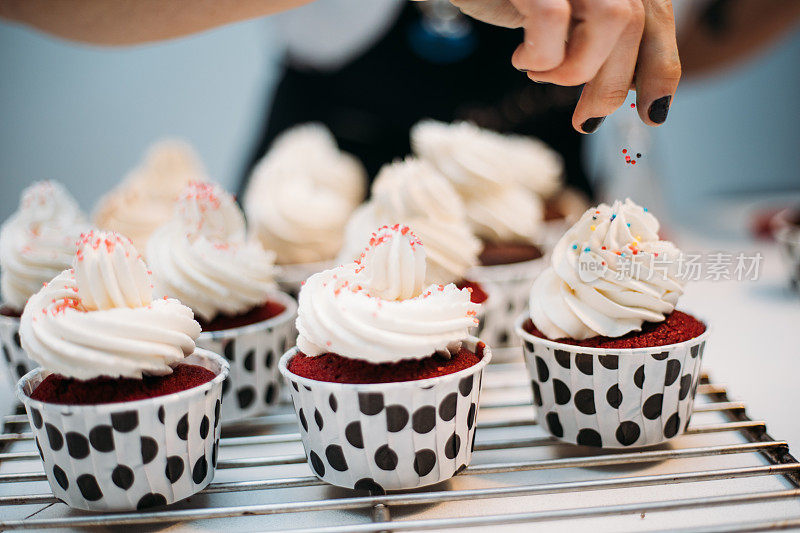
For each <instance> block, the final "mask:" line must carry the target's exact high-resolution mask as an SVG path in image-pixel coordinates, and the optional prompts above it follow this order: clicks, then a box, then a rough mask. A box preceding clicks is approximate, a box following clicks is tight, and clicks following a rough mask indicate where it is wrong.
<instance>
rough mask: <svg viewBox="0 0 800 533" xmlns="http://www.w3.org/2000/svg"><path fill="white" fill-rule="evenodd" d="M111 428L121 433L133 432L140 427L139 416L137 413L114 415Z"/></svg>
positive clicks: (129, 412) (128, 412) (124, 412)
mask: <svg viewBox="0 0 800 533" xmlns="http://www.w3.org/2000/svg"><path fill="white" fill-rule="evenodd" d="M111 426H112V427H113V428H114V429H115V430H117V431H119V432H120V433H127V432H129V431H133V430H134V429H136V428H137V427H139V414H138V413H137V412H136V411H123V412H121V413H112V414H111Z"/></svg>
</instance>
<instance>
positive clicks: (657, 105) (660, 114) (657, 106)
mask: <svg viewBox="0 0 800 533" xmlns="http://www.w3.org/2000/svg"><path fill="white" fill-rule="evenodd" d="M671 101H672V96H671V95H669V96H662V97H661V98H659V99H658V100H655V101H653V103H652V104H650V109H648V110H647V116H648V117H650V120H652V121H653V122H655V123H656V124H663V123H664V122H665V121H666V120H667V113H669V104H670V102H671Z"/></svg>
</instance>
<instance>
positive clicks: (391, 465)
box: [375, 444, 397, 470]
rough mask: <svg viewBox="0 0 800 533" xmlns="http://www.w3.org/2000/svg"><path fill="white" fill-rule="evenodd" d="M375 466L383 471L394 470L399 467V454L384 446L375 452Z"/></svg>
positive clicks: (386, 445)
mask: <svg viewBox="0 0 800 533" xmlns="http://www.w3.org/2000/svg"><path fill="white" fill-rule="evenodd" d="M375 464H376V465H377V467H378V468H380V469H381V470H394V469H395V468H396V467H397V453H395V451H394V450H392V449H391V448H390V447H389V445H388V444H384V445H383V446H381V447H380V448H378V449H377V450H375Z"/></svg>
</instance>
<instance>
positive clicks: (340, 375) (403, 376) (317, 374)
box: [287, 342, 485, 383]
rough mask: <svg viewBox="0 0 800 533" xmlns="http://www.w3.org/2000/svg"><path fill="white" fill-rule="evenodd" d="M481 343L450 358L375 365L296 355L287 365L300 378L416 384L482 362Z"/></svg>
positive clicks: (334, 356) (329, 356)
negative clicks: (472, 349)
mask: <svg viewBox="0 0 800 533" xmlns="http://www.w3.org/2000/svg"><path fill="white" fill-rule="evenodd" d="M484 347H485V344H483V343H482V342H480V343H478V345H477V349H476V350H475V353H473V352H471V351H469V350H467V349H466V348H461V350H459V352H458V353H457V354H455V355H454V356H453V357H451V358H450V359H445V358H444V357H442V356H440V355H432V356H430V357H426V358H425V359H414V360H411V359H409V360H406V361H400V362H399V363H384V364H380V365H376V364H373V363H368V362H366V361H363V360H361V359H350V358H347V357H342V356H341V355H337V354H335V353H326V354H322V355H319V356H317V357H308V356H306V355H305V354H303V353H299V352H298V354H297V355H295V356H294V357H292V359H291V360H290V361H289V364H288V365H287V367H288V369H289V371H290V372H292V373H293V374H297V375H298V376H302V377H304V378H308V379H313V380H316V381H328V382H332V383H395V382H399V381H416V380H420V379H427V378H435V377H439V376H446V375H447V374H455V373H456V372H459V371H461V370H464V369H465V368H469V367H471V366H473V365H475V364H477V363H478V362H480V360H481V359H483V349H484Z"/></svg>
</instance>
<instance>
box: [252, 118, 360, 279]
mask: <svg viewBox="0 0 800 533" xmlns="http://www.w3.org/2000/svg"><path fill="white" fill-rule="evenodd" d="M365 182H366V173H365V171H364V168H363V166H362V165H361V163H360V162H359V161H358V160H357V159H356V158H354V157H353V156H351V155H350V154H347V153H344V152H342V151H340V150H339V148H338V147H337V145H336V141H335V139H334V138H333V136H332V135H331V133H330V132H329V131H328V130H327V129H326V128H325V127H324V126H322V125H321V124H305V125H301V126H297V127H295V128H292V129H290V130H288V131H286V132H284V133H283V134H282V135H281V136H280V137H278V138H277V139H276V140H275V142H274V143H273V145H272V147H271V148H270V150H269V152H267V154H266V155H265V156H264V157H263V158H262V159H261V161H260V162H259V163H258V164H257V165H256V166H255V168H254V169H253V172H252V174H251V176H250V180H249V184H248V187H247V190H246V191H245V196H244V209H245V213H246V214H247V219H248V222H249V223H250V227H251V231H252V233H253V235H255V236H256V237H257V238H258V239H259V240H260V241H261V243H262V244H263V245H264V247H265V248H267V249H269V250H273V251H274V252H275V254H276V262H277V264H278V265H279V266H280V269H279V270H278V272H277V278H278V282H279V283H280V285H281V287H282V288H283V289H284V290H286V291H288V292H290V293H291V294H297V291H299V289H300V284H301V283H302V282H303V281H304V280H305V279H306V278H307V277H308V276H310V275H311V274H314V273H315V272H318V271H320V270H323V269H324V268H327V267H329V266H331V264H332V262H333V260H334V258H335V257H336V256H337V254H338V253H339V250H340V249H341V246H342V243H343V240H344V227H345V224H346V223H347V220H348V218H349V217H350V215H351V214H352V212H353V210H354V209H355V208H356V207H357V206H358V205H359V203H361V201H362V200H363V198H364V190H365V187H366V185H365Z"/></svg>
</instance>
